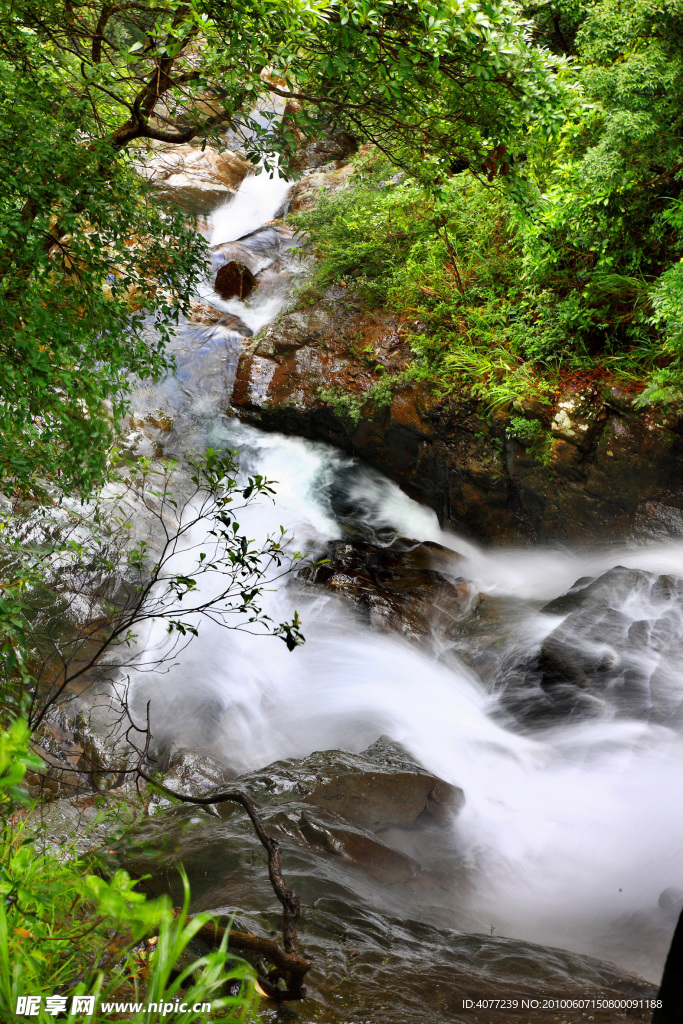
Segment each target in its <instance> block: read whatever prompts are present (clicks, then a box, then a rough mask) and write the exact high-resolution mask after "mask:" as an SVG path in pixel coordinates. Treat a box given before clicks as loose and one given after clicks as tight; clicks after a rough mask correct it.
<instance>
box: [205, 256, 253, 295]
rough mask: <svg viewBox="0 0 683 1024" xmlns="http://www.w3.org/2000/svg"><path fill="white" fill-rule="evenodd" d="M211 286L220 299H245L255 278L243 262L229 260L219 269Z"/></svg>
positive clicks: (251, 288) (250, 291) (251, 290)
mask: <svg viewBox="0 0 683 1024" xmlns="http://www.w3.org/2000/svg"><path fill="white" fill-rule="evenodd" d="M213 286H214V288H215V290H216V291H217V293H218V294H219V295H220V297H221V298H222V299H246V297H247V296H248V295H250V294H251V293H252V292H253V290H254V288H255V287H256V278H255V277H254V275H253V274H252V272H251V270H250V269H249V267H247V266H245V265H244V263H238V262H237V261H236V260H230V262H229V263H224V264H223V266H222V267H221V268H220V269H219V271H218V273H217V274H216V279H215V281H214V285H213Z"/></svg>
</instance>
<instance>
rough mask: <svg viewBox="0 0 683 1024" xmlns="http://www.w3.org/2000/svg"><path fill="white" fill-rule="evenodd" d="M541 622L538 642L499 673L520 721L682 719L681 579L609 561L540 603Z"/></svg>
mask: <svg viewBox="0 0 683 1024" xmlns="http://www.w3.org/2000/svg"><path fill="white" fill-rule="evenodd" d="M544 627H545V632H544V633H543V634H542V639H541V640H540V642H539V646H538V648H537V649H536V650H532V652H531V655H530V656H527V657H526V658H525V659H523V661H522V662H521V663H519V664H517V665H515V664H514V663H513V664H509V665H508V668H507V671H506V672H505V673H504V676H505V680H506V681H505V687H506V692H505V693H504V695H503V704H504V705H505V706H506V707H507V709H508V710H510V711H512V712H513V713H514V714H515V715H516V716H517V717H518V718H520V719H521V720H522V721H524V722H525V723H526V724H534V725H541V726H545V725H546V724H547V723H548V722H549V721H561V722H566V721H567V720H568V719H570V718H573V719H576V718H581V719H585V718H594V717H600V716H606V717H613V716H614V715H618V716H624V717H627V718H629V719H632V720H641V721H649V722H655V723H658V724H666V725H668V726H670V727H671V726H674V725H676V724H678V723H680V721H681V718H682V716H683V701H682V700H681V694H680V686H679V682H678V680H679V674H680V672H679V666H680V663H681V657H682V656H683V641H682V640H681V636H682V633H683V582H682V581H681V580H680V579H678V578H677V577H674V576H657V575H656V574H654V573H650V572H646V571H645V570H643V569H632V568H626V567H625V566H620V565H619V566H615V567H614V568H612V569H609V570H608V571H607V572H604V573H603V574H602V575H601V576H598V577H596V578H594V579H593V578H590V577H587V578H582V579H579V580H577V581H576V583H575V584H574V586H573V587H572V588H571V589H570V590H569V591H568V592H567V593H566V594H563V595H562V596H561V597H558V598H556V599H555V600H554V601H551V602H550V603H549V604H547V605H545V607H543V608H542V609H541V610H540V615H539V630H543V628H544Z"/></svg>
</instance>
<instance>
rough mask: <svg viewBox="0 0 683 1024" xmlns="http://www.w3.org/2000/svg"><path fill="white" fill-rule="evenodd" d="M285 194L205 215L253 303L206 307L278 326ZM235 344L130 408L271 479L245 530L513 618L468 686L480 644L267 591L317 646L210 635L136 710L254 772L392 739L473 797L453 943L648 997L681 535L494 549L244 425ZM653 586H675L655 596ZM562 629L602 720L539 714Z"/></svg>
mask: <svg viewBox="0 0 683 1024" xmlns="http://www.w3.org/2000/svg"><path fill="white" fill-rule="evenodd" d="M286 192H287V185H286V183H284V182H282V181H280V180H278V179H269V178H268V177H267V176H266V175H265V174H263V175H260V176H258V177H250V178H247V179H246V181H245V183H244V184H243V186H242V188H241V189H240V191H239V193H238V194H237V196H236V197H235V198H234V199H233V200H232V202H231V203H229V204H228V205H226V206H225V207H223V208H222V209H220V210H218V211H216V213H215V215H214V216H213V219H212V226H211V238H210V241H211V242H212V243H213V244H214V245H216V246H219V247H220V246H221V245H228V243H233V242H235V241H236V240H237V239H239V240H240V241H239V243H238V246H242V247H243V251H244V252H246V253H247V255H248V256H249V259H250V260H251V262H252V265H253V266H254V268H255V269H257V270H259V271H260V272H261V276H260V278H259V280H260V285H259V287H258V288H257V289H256V290H255V291H254V293H253V294H252V296H251V297H250V298H249V299H248V300H247V301H246V302H241V301H239V300H237V299H233V300H231V301H230V302H227V303H225V302H222V301H221V300H220V299H218V297H217V296H216V295H215V294H212V292H211V286H210V284H209V283H207V285H206V288H205V296H207V297H210V298H211V301H212V302H213V303H214V305H217V306H218V307H219V308H221V309H224V310H225V311H226V312H230V313H233V314H235V315H237V316H239V317H240V318H241V319H242V320H243V322H244V323H245V324H246V325H247V326H248V327H249V328H251V329H252V330H253V331H257V330H258V329H260V328H261V327H262V326H263V325H264V324H266V323H268V322H269V321H271V320H272V319H273V318H274V317H275V316H276V315H277V313H278V312H279V310H280V309H281V308H282V307H283V305H284V303H285V302H286V300H287V295H288V294H289V292H290V290H291V287H292V281H293V279H294V278H295V277H296V275H297V274H299V273H300V272H301V270H302V267H301V264H300V263H299V261H298V258H297V256H296V252H295V250H294V249H293V248H292V246H293V242H292V239H291V236H290V235H289V234H288V233H287V232H286V231H283V230H281V229H279V228H277V227H273V226H265V227H263V229H262V230H259V228H260V227H261V225H265V224H266V222H267V221H269V220H271V219H272V218H273V217H274V216H275V215H276V213H277V212H278V210H279V209H280V208H281V206H282V203H283V200H284V199H285V196H286ZM245 235H246V236H247V237H243V236H245ZM227 251H230V247H229V246H228V250H227ZM221 252H222V250H221V251H219V252H218V257H219V258H220V257H221ZM223 255H224V254H223ZM244 343H245V342H244V339H243V337H242V336H241V335H239V334H237V333H235V332H234V331H232V330H230V329H229V328H227V327H225V326H224V325H216V326H213V327H202V326H200V325H192V324H187V325H186V326H185V327H184V329H183V330H182V332H181V333H180V334H179V336H178V338H177V339H176V342H175V350H176V357H177V360H178V375H177V377H175V378H172V377H169V378H168V379H166V380H165V381H164V382H162V384H161V385H159V386H156V387H154V388H142V389H141V390H140V392H139V394H138V396H137V399H136V404H137V406H138V408H139V409H140V410H141V411H143V412H144V411H145V409H150V408H155V407H159V406H160V407H162V408H163V409H165V410H166V411H167V412H169V413H170V414H171V415H172V416H173V417H174V418H175V422H174V430H173V434H172V437H171V440H170V442H169V443H168V450H169V452H170V453H179V452H181V451H183V450H187V449H189V448H199V447H201V446H202V445H206V444H211V445H213V446H215V447H219V446H220V447H223V446H227V447H230V448H234V449H239V450H240V451H241V453H242V455H241V460H242V464H243V467H244V469H245V472H254V471H257V472H259V473H262V474H264V475H266V476H268V477H270V478H271V479H273V480H275V481H277V493H276V497H275V501H274V503H273V504H271V503H268V502H261V503H259V504H258V505H256V506H253V507H252V508H251V509H250V510H249V511H248V514H247V518H246V519H245V520H243V526H245V527H246V528H247V529H246V532H247V533H248V535H249V536H251V537H260V536H264V535H265V534H266V533H268V532H269V531H272V530H274V529H276V528H277V527H279V525H280V524H282V525H284V526H285V527H286V528H287V529H288V531H290V532H291V534H292V535H293V537H294V538H295V546H296V547H297V548H298V549H299V550H302V551H311V552H313V553H317V552H320V551H322V550H323V548H324V546H325V544H326V543H327V542H328V541H329V540H331V539H335V538H340V537H342V536H343V535H344V531H345V530H346V529H347V528H348V523H349V521H350V520H352V521H353V522H355V523H356V524H362V526H363V529H364V530H365V531H366V534H367V535H368V536H370V537H371V538H372V539H373V540H374V542H375V543H377V544H384V545H386V544H388V543H390V541H391V540H392V538H394V537H396V536H402V537H408V538H413V539H415V540H420V541H422V540H428V541H433V542H437V543H438V544H440V545H443V546H444V547H446V548H449V549H452V550H453V551H456V552H458V553H459V554H460V556H461V560H460V562H459V563H458V574H459V576H460V577H462V578H464V579H467V580H468V581H472V584H473V586H474V587H475V588H476V590H477V591H478V592H480V593H484V594H487V595H489V596H490V597H491V598H493V599H494V600H495V601H496V602H497V607H498V608H499V609H501V612H500V617H499V620H498V624H497V626H496V630H497V635H496V638H495V642H494V643H493V644H490V643H489V657H488V660H487V668H486V670H485V671H484V670H481V671H479V670H477V669H476V666H477V652H478V649H479V647H480V646H481V638H479V639H478V638H476V637H475V638H473V639H472V640H471V641H470V642H469V647H468V644H467V642H465V641H463V643H461V644H460V645H458V644H454V643H453V642H452V641H451V640H448V639H447V638H445V637H443V636H439V635H435V636H434V637H433V638H432V642H431V643H430V644H429V645H425V646H424V648H422V649H421V648H420V647H419V646H416V645H414V644H409V643H408V641H406V640H404V639H402V638H401V637H400V636H398V635H397V636H390V635H387V634H380V633H377V632H375V631H373V630H372V629H371V628H370V627H369V626H368V625H367V623H364V622H362V621H360V620H359V619H358V618H357V617H355V616H354V613H353V611H352V610H351V609H350V608H349V607H348V605H346V604H344V603H342V602H341V601H339V600H338V599H337V598H336V597H334V596H333V595H331V594H329V593H327V592H323V591H316V590H315V589H314V588H312V587H307V588H303V587H302V586H301V585H297V583H296V582H292V581H291V580H290V581H289V582H287V581H285V582H283V583H282V584H281V585H279V586H278V587H277V588H276V589H274V590H273V592H271V593H269V594H268V595H267V604H268V611H269V614H271V615H272V616H273V618H274V619H276V620H279V619H282V618H287V617H290V616H291V613H292V610H293V609H294V608H295V607H296V608H297V609H298V611H299V613H300V615H301V617H302V619H303V625H304V633H305V636H306V644H305V646H304V647H303V648H300V649H298V650H296V651H295V652H294V653H291V654H290V653H289V652H288V651H287V650H286V648H285V646H284V644H282V643H281V642H280V641H278V640H276V639H264V638H258V637H254V636H250V635H247V634H243V633H236V632H232V631H227V630H224V629H220V628H218V627H217V626H214V625H212V624H211V623H210V622H204V623H202V625H201V627H200V630H199V636H198V638H197V639H196V640H194V641H193V642H192V643H191V644H190V645H189V646H188V647H187V649H186V650H185V651H184V652H183V653H182V655H181V656H180V657H179V658H178V659H176V661H175V663H174V665H173V666H172V667H171V668H170V669H168V670H166V671H164V673H158V674H155V673H149V672H146V673H144V674H141V675H140V677H139V679H138V680H137V681H136V683H135V685H136V687H137V694H138V697H139V698H140V699H142V698H144V699H147V697H151V700H152V722H153V730H154V733H155V737H156V738H162V739H163V738H165V739H167V740H170V739H174V740H176V741H177V742H180V741H182V742H183V743H185V745H187V746H191V747H192V748H194V749H196V750H202V751H205V752H207V753H210V754H213V755H214V756H217V757H219V758H221V759H222V760H223V761H225V762H227V763H228V764H230V765H231V766H233V767H234V768H235V769H236V770H239V771H245V770H251V769H256V768H260V767H262V766H265V765H267V764H269V763H270V762H272V761H274V760H276V759H280V758H286V757H304V756H306V755H308V754H310V753H311V752H312V751H314V750H325V749H332V748H343V749H346V750H351V751H360V750H362V749H364V748H365V747H367V746H368V745H369V744H371V743H372V742H373V741H375V740H376V739H377V738H378V737H379V736H380V735H381V734H385V735H387V736H389V737H391V738H392V739H393V740H395V741H397V742H399V743H401V744H402V745H403V746H404V747H405V748H406V749H407V750H408V751H409V752H410V753H411V754H412V755H413V756H414V757H415V758H416V759H417V760H418V761H419V762H420V763H421V764H423V765H424V766H425V767H426V768H427V769H428V770H430V771H431V772H433V773H434V774H435V775H437V776H439V777H440V778H443V779H445V780H447V781H448V782H451V783H454V784H456V785H457V786H460V787H461V788H462V789H463V790H464V792H465V796H466V804H465V807H464V809H463V810H462V812H461V813H460V814H459V816H458V817H457V819H456V821H455V824H454V826H453V827H454V829H455V837H454V838H455V846H456V847H457V849H458V850H459V856H460V861H459V863H460V865H462V864H464V865H465V867H466V870H467V872H468V876H469V880H470V884H469V886H468V889H467V894H466V895H465V896H463V897H462V901H461V902H460V904H459V905H458V904H457V901H456V900H454V901H453V907H452V922H453V927H456V928H457V927H458V926H459V922H460V921H462V920H463V919H465V918H466V919H467V920H468V921H469V922H470V930H472V931H481V932H484V933H486V934H490V933H493V934H495V935H502V936H511V937H515V938H522V939H526V940H530V941H533V942H536V943H539V944H546V945H552V946H558V947H562V948H565V949H570V950H573V951H576V952H580V953H588V954H592V955H594V956H597V957H601V958H604V959H608V960H613V961H615V962H617V963H618V964H619V965H620V966H621V967H623V968H626V969H631V970H636V971H639V972H641V973H642V974H643V975H644V976H645V977H647V978H648V979H650V980H652V981H655V982H656V981H658V979H659V976H660V974H661V969H662V965H663V960H664V956H665V953H666V949H667V947H668V942H669V940H670V937H671V933H672V931H673V927H674V923H675V919H676V916H677V913H678V910H679V909H680V906H681V904H682V903H683V859H682V858H681V850H683V787H682V786H681V784H680V781H681V778H682V777H683V771H682V770H683V719H682V718H681V715H680V713H679V703H680V697H681V693H682V689H681V650H680V647H679V645H678V637H679V635H680V632H681V628H680V627H681V624H683V602H682V600H681V594H680V588H677V583H676V580H675V579H673V582H672V581H671V578H680V579H683V539H682V540H681V541H671V540H669V541H667V542H666V543H662V544H661V545H657V544H652V543H650V544H648V545H647V546H642V547H632V548H630V549H625V548H616V547H614V546H608V545H606V546H605V547H604V548H602V549H599V550H598V549H596V550H581V551H579V550H560V549H538V548H537V549H529V548H525V549H518V550H495V551H493V550H484V549H482V548H480V547H478V546H477V545H476V544H474V543H472V541H471V540H467V539H465V538H464V537H461V536H458V535H457V534H456V533H453V532H450V531H448V530H443V529H441V528H440V526H439V524H438V522H437V519H436V516H435V514H434V513H433V512H432V511H431V510H430V509H428V508H426V507H424V506H421V505H419V504H417V503H415V502H414V501H412V500H410V499H409V498H408V497H406V496H405V495H404V494H403V493H402V492H401V491H400V489H399V488H398V487H397V486H396V485H395V484H393V483H392V482H390V481H389V480H387V479H385V478H384V477H382V476H381V474H379V473H378V472H376V471H375V470H372V469H370V468H369V467H367V466H364V465H363V464H361V463H359V462H358V461H356V460H354V459H352V458H350V457H348V456H346V455H344V454H342V453H340V452H339V451H336V450H334V449H332V448H330V447H329V446H327V445H324V444H317V443H313V442H309V441H306V440H302V439H297V438H292V437H284V436H281V435H277V434H266V433H263V432H260V431H258V430H256V429H254V428H251V427H248V426H246V425H244V424H241V423H240V422H239V421H238V420H237V419H235V418H234V417H233V416H232V415H231V414H230V412H229V408H228V405H229V396H230V393H231V383H232V376H233V375H234V369H235V365H236V360H237V358H238V356H239V353H240V352H241V350H242V347H243V345H244ZM615 566H624V567H626V568H627V569H629V570H634V571H633V572H631V573H622V574H617V577H615V579H614V580H612V578H611V577H607V578H606V579H605V582H604V584H603V585H601V587H600V588H598V590H597V591H596V592H595V594H594V595H593V596H592V597H590V598H588V599H587V600H586V601H585V602H584V604H583V605H582V606H581V609H582V610H581V613H580V615H578V617H577V616H576V615H574V616H572V615H571V614H569V615H568V613H567V611H566V610H562V608H561V607H560V608H559V609H556V610H555V611H553V610H552V609H551V610H549V611H548V612H543V611H542V610H541V609H543V608H544V607H545V606H546V605H547V604H548V602H550V601H552V600H553V599H555V598H558V597H560V596H561V595H564V594H567V592H568V591H569V590H570V589H571V588H572V586H573V585H574V584H575V582H576V581H577V580H579V579H580V578H586V577H590V578H598V577H601V576H602V575H603V574H604V573H606V572H607V571H608V570H610V569H612V568H613V567H615ZM635 570H641V571H640V572H638V571H635ZM662 575H664V576H666V577H667V578H670V579H669V583H668V584H662V583H659V584H657V583H656V581H657V579H658V577H660V576H662ZM563 622H564V623H565V631H566V632H567V633H568V636H565V638H564V640H565V642H569V645H570V647H571V644H572V642H573V643H574V646H575V648H577V649H578V650H579V651H583V652H584V654H585V652H586V651H587V650H588V651H589V652H590V653H591V656H592V657H593V663H594V666H595V674H596V678H597V677H599V679H600V680H602V683H601V686H600V687H597V686H595V687H591V686H590V685H588V686H586V688H585V693H587V694H589V696H588V697H586V700H587V701H588V704H589V705H590V706H589V707H584V706H583V705H578V707H574V706H572V709H571V712H570V713H568V714H566V715H564V716H562V715H560V714H555V715H551V716H545V717H543V716H541V717H540V718H539V719H536V718H535V717H534V708H535V707H536V704H535V703H534V702H535V701H536V700H537V698H538V697H539V694H540V693H541V692H542V691H541V689H539V686H538V684H537V682H534V676H533V671H531V670H530V669H529V665H532V664H533V663H534V658H537V655H538V651H539V650H540V649H541V647H542V645H543V643H544V641H545V639H546V638H547V637H548V636H549V635H550V634H551V632H552V631H553V630H556V629H557V627H558V626H561V625H562V623H563ZM159 629H160V630H161V629H162V627H161V626H160V627H159ZM572 631H574V635H573V638H572ZM634 631H635V632H634ZM636 634H637V636H638V637H640V640H639V642H638V643H636V642H635V640H634V636H636ZM158 639H159V637H157V636H155V635H154V633H152V635H150V637H149V638H148V644H149V645H150V646H154V645H155V644H156V643H157V640H158ZM581 656H583V655H581ZM473 666H474V667H473ZM587 671H590V666H589V669H588V670H587ZM511 681H512V682H511ZM511 693H513V694H514V700H511V699H510V694H511ZM634 694H635V696H634ZM525 695H526V696H525ZM448 899H449V900H450V899H451V897H448ZM450 912H451V911H450V908H449V907H448V906H446V907H445V913H446V916H448V914H449V913H450Z"/></svg>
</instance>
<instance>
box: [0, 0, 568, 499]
mask: <svg viewBox="0 0 683 1024" xmlns="http://www.w3.org/2000/svg"><path fill="white" fill-rule="evenodd" d="M0 25H1V26H2V27H1V28H0V43H1V46H0V96H1V97H2V99H0V178H1V179H2V181H3V191H2V194H1V195H0V218H1V220H2V227H1V228H0V231H1V232H2V234H1V236H0V339H1V340H0V346H2V352H1V353H0V356H1V358H0V437H1V438H2V439H1V440H0V478H4V479H5V481H7V480H9V482H10V484H11V485H12V486H17V485H23V486H24V487H31V486H35V481H36V479H37V478H39V477H53V478H54V477H61V478H62V480H63V482H64V484H65V485H69V486H76V487H77V488H79V489H80V490H82V491H84V492H87V491H88V490H89V489H90V488H92V486H94V485H95V484H96V483H97V481H98V480H100V479H101V478H102V476H103V474H104V472H105V469H106V450H107V447H108V444H109V442H110V439H111V436H112V432H113V431H114V430H115V424H116V421H117V420H118V419H119V418H120V416H121V415H122V413H123V411H124V408H125V395H126V392H127V389H128V387H129V384H128V380H129V375H130V374H131V373H134V374H138V375H140V376H153V377H154V376H158V375H159V374H161V373H162V372H164V370H165V369H166V368H167V365H168V362H167V357H166V356H165V353H164V349H165V342H166V340H167V338H168V334H169V331H170V330H172V328H173V324H174V323H175V322H176V321H177V318H178V315H179V313H181V312H183V311H184V310H185V309H186V308H187V305H188V302H189V298H190V295H191V293H192V289H193V288H194V286H195V284H196V281H197V276H198V274H199V273H200V272H201V268H202V262H203V255H204V249H203V243H202V242H201V239H199V238H198V236H197V235H196V234H194V233H193V232H192V231H191V229H190V228H188V227H187V226H186V224H185V223H184V221H183V219H182V217H181V215H180V214H179V213H178V212H173V211H172V210H171V211H167V212H165V213H163V214H162V213H161V212H160V211H159V209H158V208H157V206H155V204H154V203H153V202H152V201H151V199H150V193H149V190H148V189H147V188H146V187H145V185H144V184H143V183H142V182H141V181H140V180H139V178H138V177H137V176H136V175H135V173H134V171H133V170H132V169H131V156H132V155H137V157H138V158H139V157H140V147H141V146H149V145H152V144H154V143H158V142H162V143H167V144H168V143H170V144H172V143H179V144H182V143H187V142H189V141H191V140H193V139H202V140H204V139H214V140H216V141H219V142H220V134H219V130H220V128H221V127H225V125H226V124H227V125H230V126H232V127H233V129H236V130H242V131H243V132H244V133H245V136H246V137H247V139H248V142H247V148H248V150H249V156H250V158H251V159H252V160H253V161H254V162H256V163H258V162H259V160H261V159H262V157H263V155H264V154H265V153H267V152H273V151H279V152H280V153H281V154H282V156H283V163H284V165H286V162H287V157H288V154H291V153H292V151H293V150H294V149H295V147H296V146H297V145H298V144H299V142H300V140H301V138H302V136H304V137H305V136H306V135H311V134H314V133H315V132H317V131H318V130H319V128H320V124H321V122H325V123H330V122H334V123H337V124H343V125H344V126H345V127H347V128H349V129H351V130H352V131H353V132H354V133H355V134H356V135H357V136H359V137H361V138H365V139H369V140H372V141H374V142H375V143H376V144H377V145H379V146H380V147H381V148H383V149H384V150H385V151H387V152H388V153H390V154H391V156H392V158H393V159H394V160H395V161H397V162H399V163H401V164H403V165H404V166H408V167H412V168H413V169H416V168H419V171H420V173H421V174H422V175H424V176H426V177H427V178H431V179H434V178H437V179H438V178H439V177H443V175H444V174H446V173H449V172H450V171H451V170H452V169H453V168H454V167H455V166H462V165H464V164H467V165H469V166H472V167H473V168H474V169H475V170H477V169H482V168H483V169H486V170H487V172H488V173H489V174H491V173H492V172H493V173H495V172H497V171H499V170H501V169H506V168H507V167H508V165H509V154H510V153H514V152H516V151H519V150H520V149H521V148H523V146H524V138H525V132H526V130H527V128H528V126H529V125H530V124H531V123H532V122H540V123H543V124H544V125H545V126H546V128H547V130H549V131H550V130H551V129H552V122H553V120H557V119H558V118H561V116H562V110H561V108H562V96H563V95H564V93H563V87H561V83H559V80H558V77H557V75H556V73H555V70H556V66H557V63H558V61H557V59H556V58H551V57H550V56H549V55H548V54H547V53H546V52H545V51H544V50H541V49H538V48H536V47H534V46H533V45H532V43H531V42H530V38H529V34H528V33H529V27H528V25H527V24H526V23H525V22H524V20H523V18H522V16H521V8H520V7H518V5H516V4H515V3H513V2H511V0H490V2H483V0H466V2H464V3H460V2H456V0H410V2H401V0H372V2H370V0H286V2H285V0H238V2H236V3H231V4H225V3H222V2H217V0H164V2H158V3H155V2H153V0H122V2H102V0H98V2H95V0H70V2H68V3H63V2H61V0H41V2H38V0H0ZM558 83H559V84H558ZM273 98H277V100H278V102H279V103H280V105H281V106H282V104H283V102H286V103H287V110H286V116H285V117H284V118H278V117H276V115H275V113H274V110H273V109H272V108H273V107H274V104H273V103H272V102H270V100H272V99H273ZM257 106H260V108H261V111H263V110H264V109H266V110H268V109H270V110H271V114H272V116H271V117H270V118H269V117H268V116H266V117H265V119H264V118H263V116H262V115H261V117H259V118H258V119H257V118H255V117H254V116H253V113H252V112H253V111H254V109H255V108H256V107H257ZM544 130H545V129H544ZM111 285H113V287H111ZM150 318H151V319H152V321H153V324H154V328H155V329H154V330H150V329H149V328H150ZM105 402H109V403H110V406H111V415H103V411H102V410H103V403H105Z"/></svg>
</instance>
